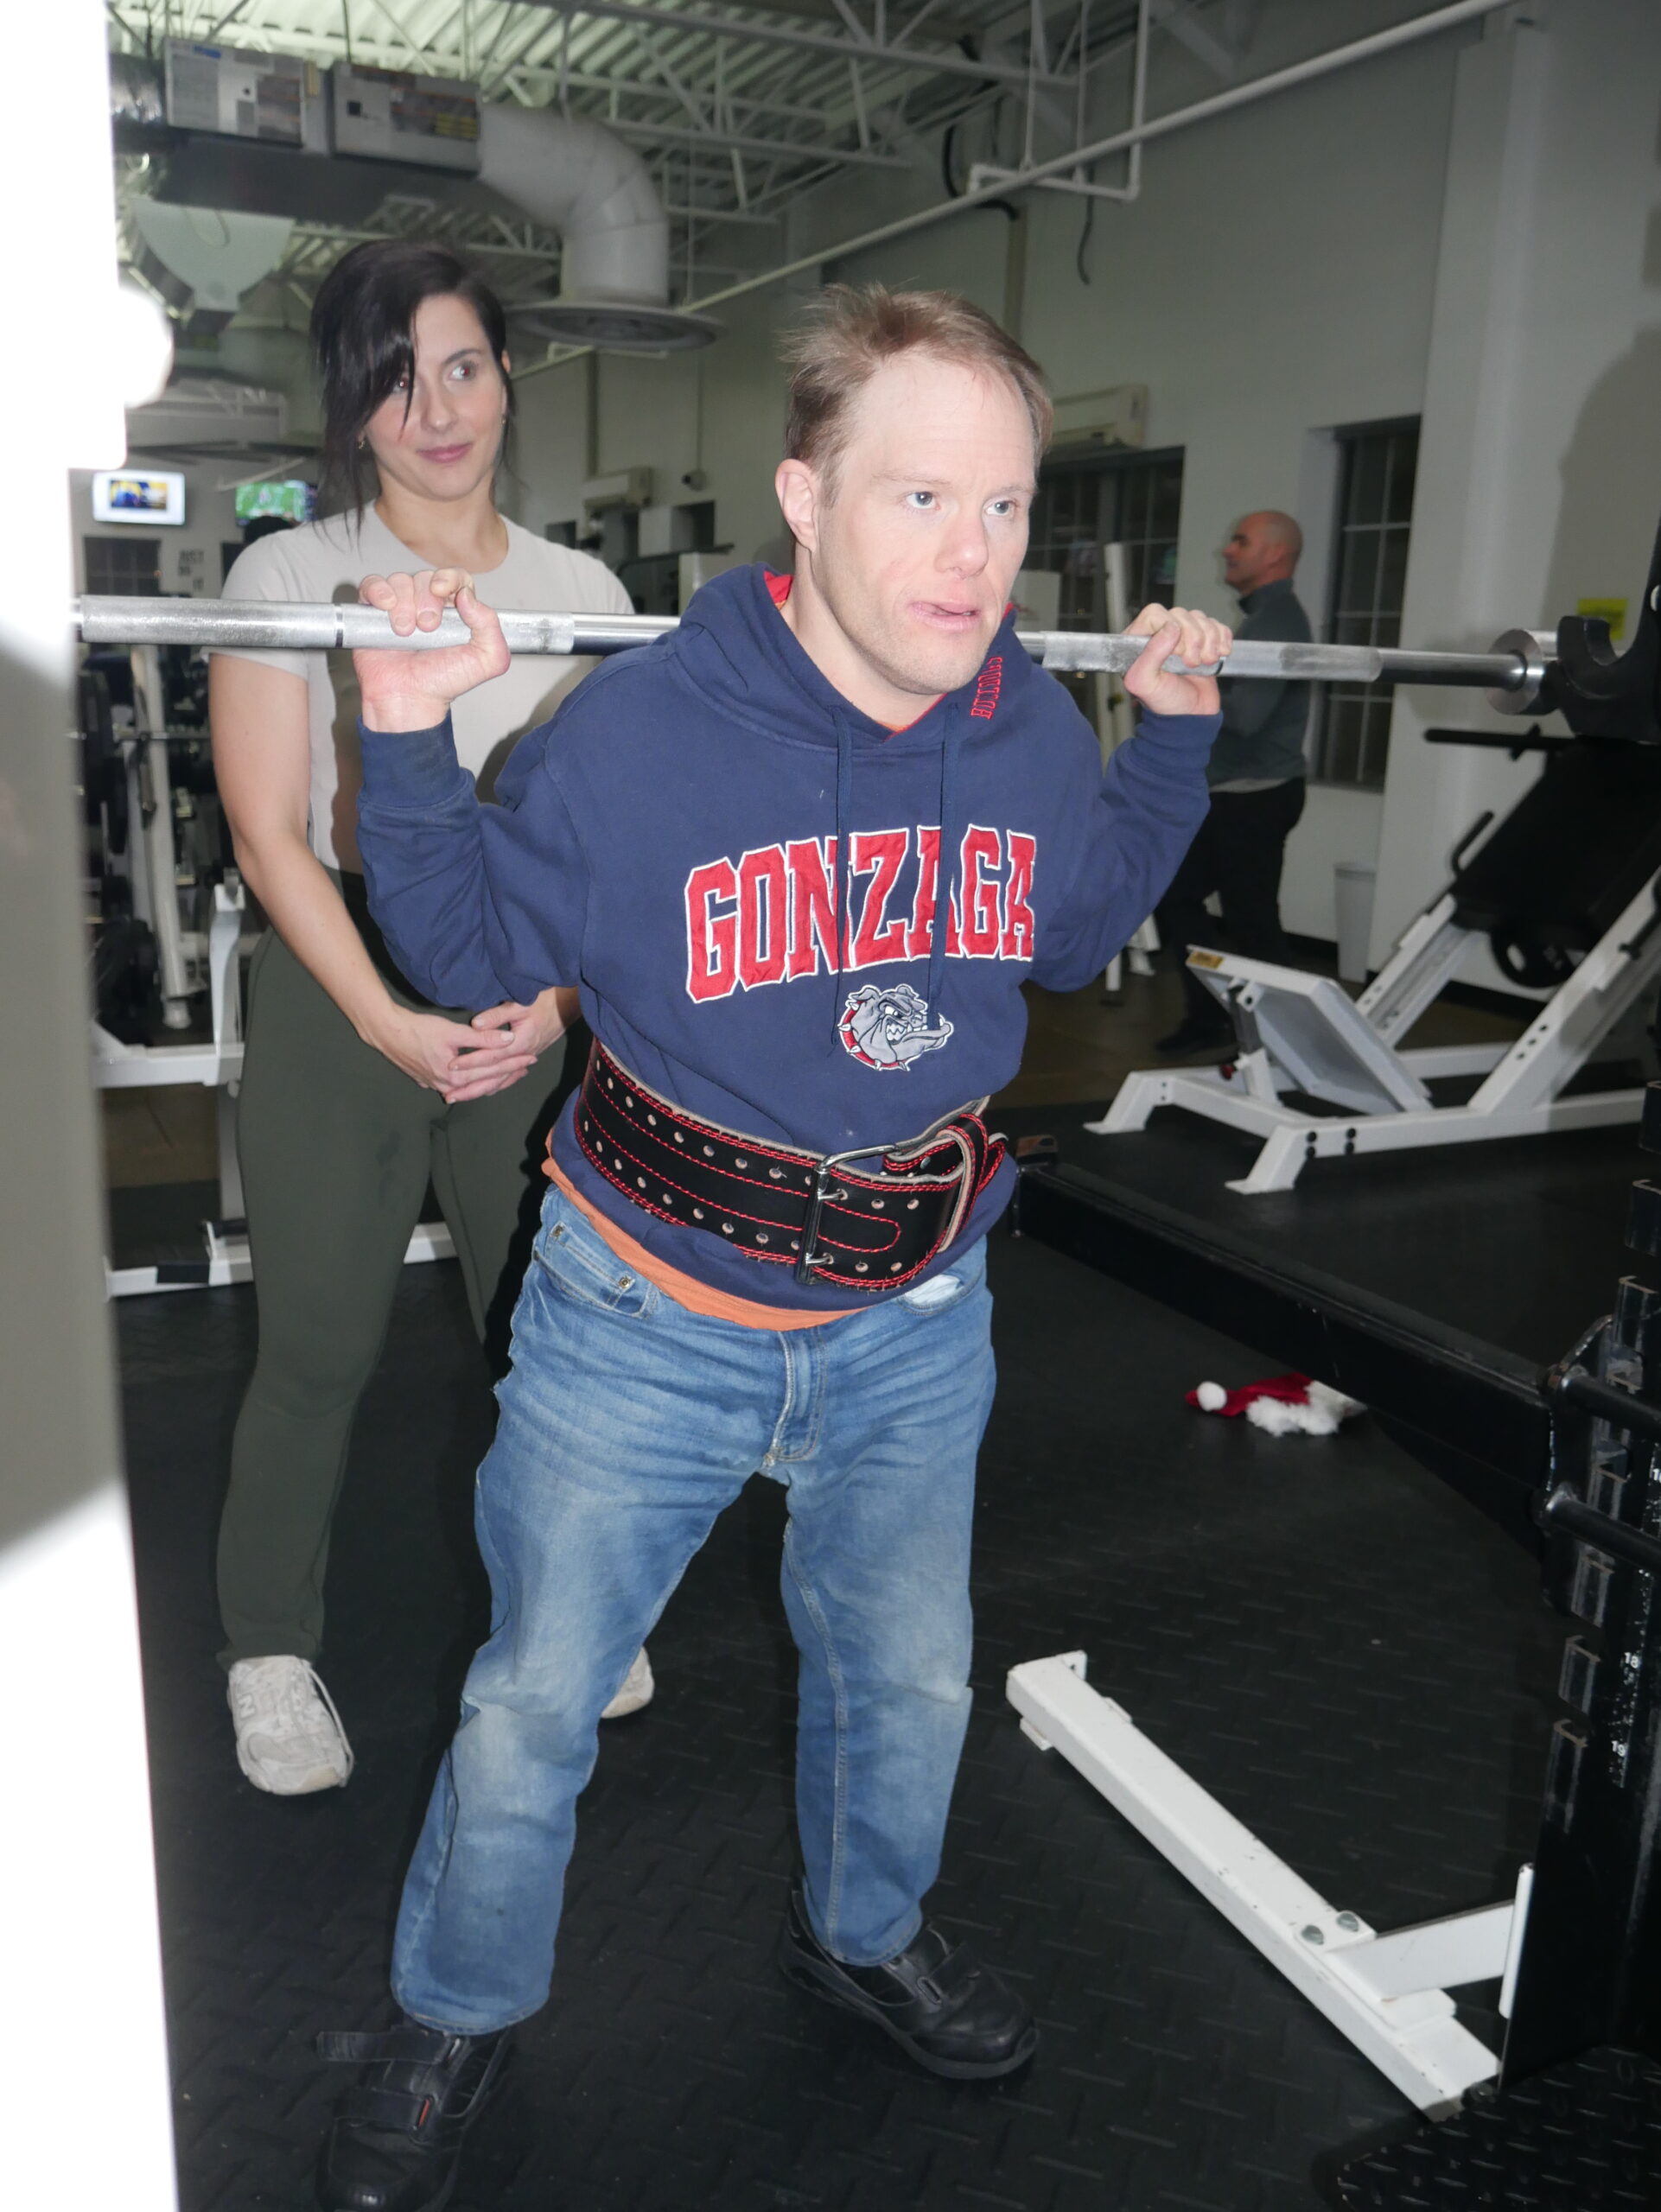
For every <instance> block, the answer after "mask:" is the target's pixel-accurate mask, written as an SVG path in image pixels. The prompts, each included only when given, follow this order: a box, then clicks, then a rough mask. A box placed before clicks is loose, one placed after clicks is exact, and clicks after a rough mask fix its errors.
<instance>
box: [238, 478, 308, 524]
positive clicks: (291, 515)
mask: <svg viewBox="0 0 1661 2212" xmlns="http://www.w3.org/2000/svg"><path fill="white" fill-rule="evenodd" d="M316 506H317V493H316V492H315V489H314V488H313V486H311V485H309V484H304V483H302V482H301V481H300V480H299V479H298V478H297V477H291V478H289V479H287V480H284V481H283V482H282V483H278V484H239V485H238V486H237V499H236V508H237V520H238V521H239V522H256V521H258V518H260V516H262V515H281V516H283V518H285V519H286V520H287V521H289V522H309V521H310V520H311V518H312V516H313V514H314V513H315V511H316Z"/></svg>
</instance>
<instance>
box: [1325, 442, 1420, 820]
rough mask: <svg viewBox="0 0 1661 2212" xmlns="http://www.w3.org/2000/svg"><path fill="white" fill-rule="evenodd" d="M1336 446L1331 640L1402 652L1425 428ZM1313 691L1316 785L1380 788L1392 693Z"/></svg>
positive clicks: (1344, 687)
mask: <svg viewBox="0 0 1661 2212" xmlns="http://www.w3.org/2000/svg"><path fill="white" fill-rule="evenodd" d="M1337 437H1338V446H1339V467H1338V527H1337V531H1336V532H1335V534H1334V537H1333V569H1332V587H1331V589H1330V591H1329V593H1328V594H1327V626H1326V635H1327V640H1328V642H1329V643H1330V644H1333V645H1399V644H1400V643H1401V639H1402V599H1403V590H1404V588H1405V585H1406V582H1407V545H1408V533H1409V531H1410V528H1411V526H1412V521H1413V480H1414V477H1415V475H1416V472H1417V468H1418V459H1419V425H1418V423H1417V422H1416V421H1411V422H1403V423H1365V424H1361V425H1359V426H1358V427H1357V428H1356V429H1350V430H1340V431H1339V432H1338V433H1337ZM1315 690H1316V698H1315V707H1314V744H1313V753H1312V758H1313V760H1314V775H1315V777H1316V779H1318V780H1319V781H1320V782H1321V783H1326V784H1354V785H1362V786H1364V787H1365V788H1367V789H1371V790H1375V791H1376V790H1378V789H1379V788H1380V787H1382V785H1383V784H1384V765H1385V761H1386V759H1387V757H1388V755H1389V752H1390V709H1391V697H1392V696H1393V694H1392V692H1391V688H1390V686H1389V685H1387V684H1383V683H1331V684H1324V683H1323V684H1318V685H1317V686H1316V687H1315Z"/></svg>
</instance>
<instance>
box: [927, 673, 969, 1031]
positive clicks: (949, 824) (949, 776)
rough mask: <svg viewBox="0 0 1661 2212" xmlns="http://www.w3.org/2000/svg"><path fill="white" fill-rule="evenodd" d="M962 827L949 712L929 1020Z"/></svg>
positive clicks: (937, 996)
mask: <svg viewBox="0 0 1661 2212" xmlns="http://www.w3.org/2000/svg"><path fill="white" fill-rule="evenodd" d="M963 840H964V827H963V824H962V823H959V822H958V717H957V715H955V714H952V713H951V712H949V711H948V713H947V715H946V716H945V728H944V729H943V730H942V732H941V733H940V845H939V857H938V859H937V861H936V863H935V872H934V925H933V928H932V931H931V932H930V938H929V950H928V989H927V993H926V997H927V1001H928V1023H929V1027H931V1028H933V1027H935V1026H936V1024H937V1023H938V1022H939V1020H940V1000H941V997H942V996H943V995H944V992H945V941H946V938H948V937H949V936H950V935H951V898H952V893H954V892H955V891H956V890H957V888H958V860H959V857H960V855H961V851H962V847H963Z"/></svg>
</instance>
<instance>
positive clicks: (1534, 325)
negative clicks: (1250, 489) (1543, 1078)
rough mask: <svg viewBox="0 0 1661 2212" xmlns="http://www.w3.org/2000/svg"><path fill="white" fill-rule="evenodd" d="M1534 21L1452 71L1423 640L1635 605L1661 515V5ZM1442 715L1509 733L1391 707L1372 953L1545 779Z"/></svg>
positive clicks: (1459, 698) (1458, 709)
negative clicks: (1475, 746) (1433, 736)
mask: <svg viewBox="0 0 1661 2212" xmlns="http://www.w3.org/2000/svg"><path fill="white" fill-rule="evenodd" d="M1532 12H1534V13H1535V14H1536V15H1537V16H1539V18H1540V22H1539V28H1537V29H1517V30H1515V31H1513V32H1511V33H1510V34H1508V35H1505V36H1504V37H1496V38H1491V39H1489V40H1487V41H1484V42H1483V43H1482V44H1481V45H1480V46H1478V47H1474V48H1472V49H1471V50H1469V51H1468V52H1467V54H1465V55H1464V56H1463V57H1462V59H1461V64H1460V69H1459V76H1458V87H1457V105H1456V111H1455V124H1454V137H1453V147H1452V159H1451V162H1450V165H1449V175H1448V207H1447V216H1446V224H1445V238H1444V245H1443V250H1442V255H1441V276H1440V281H1439V284H1438V290H1437V299H1436V312H1435V328H1434V334H1433V341H1432V346H1431V349H1430V354H1429V363H1428V391H1427V398H1426V407H1425V431H1424V448H1423V452H1422V457H1421V463H1420V474H1419V492H1418V499H1417V504H1416V512H1415V515H1414V529H1413V541H1412V552H1411V557H1410V564H1409V570H1408V578H1407V604H1406V612H1405V618H1404V626H1405V630H1406V633H1407V635H1408V636H1409V637H1410V638H1412V639H1415V640H1416V641H1417V640H1422V641H1424V642H1426V643H1429V644H1436V645H1465V644H1473V645H1479V646H1480V645H1486V644H1488V643H1489V642H1490V641H1491V640H1492V638H1493V637H1494V636H1495V635H1496V634H1497V633H1498V632H1499V631H1500V630H1501V629H1504V628H1507V627H1510V626H1516V625H1523V626H1545V625H1547V624H1549V623H1551V622H1555V621H1556V619H1557V617H1558V616H1559V615H1561V614H1563V613H1573V612H1574V611H1575V602H1576V601H1577V600H1579V599H1581V598H1594V597H1606V596H1607V597H1614V598H1626V599H1627V600H1629V601H1631V602H1632V607H1633V610H1634V612H1635V611H1636V608H1637V606H1638V604H1639V596H1640V593H1641V589H1642V586H1643V583H1644V580H1645V571H1646V568H1647V563H1648V558H1649V552H1650V546H1651V539H1652V537H1653V534H1654V531H1655V524H1656V513H1657V508H1658V504H1661V145H1658V136H1657V121H1658V118H1657V96H1658V89H1661V9H1658V8H1657V7H1655V5H1654V4H1653V0H1595V4H1594V0H1556V4H1555V5H1553V6H1552V7H1550V10H1538V9H1537V10H1533V11H1532ZM1438 722H1440V723H1442V724H1445V725H1453V726H1455V727H1461V728H1474V727H1480V726H1484V725H1486V726H1487V727H1490V728H1505V723H1504V721H1502V719H1501V718H1500V717H1499V716H1496V715H1490V714H1487V713H1486V712H1485V711H1483V710H1482V709H1480V707H1479V706H1478V704H1477V702H1476V701H1475V699H1474V698H1473V696H1472V695H1470V694H1463V695H1461V694H1457V693H1454V694H1448V693H1435V692H1424V691H1409V692H1403V693H1402V694H1400V695H1399V696H1398V698H1397V705H1396V709H1395V715H1394V720H1393V725H1392V731H1391V763H1390V777H1389V785H1388V789H1387V791H1386V820H1385V828H1384V840H1383V850H1382V853H1381V856H1380V861H1379V884H1378V908H1377V911H1376V912H1375V917H1374V935H1373V957H1374V958H1375V960H1377V959H1378V957H1380V955H1381V953H1382V950H1384V947H1385V946H1386V945H1387V944H1388V942H1389V940H1390V938H1391V937H1392V936H1393V935H1394V934H1395V933H1396V932H1397V931H1399V930H1400V928H1401V927H1402V925H1403V923H1404V922H1405V921H1406V920H1407V918H1409V917H1410V915H1411V914H1412V913H1413V912H1415V911H1416V909H1418V908H1419V907H1420V906H1422V905H1423V904H1424V903H1425V901H1426V900H1427V899H1429V897H1430V896H1431V895H1432V893H1434V892H1435V889H1436V888H1437V886H1438V882H1439V880H1440V879H1441V874H1442V873H1443V861H1444V857H1445V855H1446V853H1447V851H1448V847H1449V846H1450V845H1451V844H1452V843H1453V842H1454V840H1455V839H1456V838H1457V837H1458V836H1460V835H1461V832H1462V831H1463V829H1465V827H1466V826H1467V823H1470V822H1471V821H1472V820H1473V818H1474V817H1476V815H1477V814H1479V813H1480V811H1481V810H1483V809H1484V808H1486V807H1492V808H1494V809H1495V810H1501V809H1503V808H1504V807H1505V806H1507V805H1509V804H1511V802H1512V800H1513V799H1514V798H1516V797H1517V796H1518V793H1519V792H1520V791H1521V790H1522V789H1523V788H1524V785H1526V783H1527V781H1528V780H1529V779H1530V778H1531V776H1532V775H1533V774H1534V773H1535V772H1536V765H1535V764H1534V763H1531V762H1524V763H1523V764H1521V765H1519V766H1511V764H1510V763H1509V762H1508V761H1507V760H1506V759H1505V755H1504V754H1503V753H1502V754H1496V753H1489V752H1484V753H1470V752H1463V751H1459V750H1448V749H1447V748H1443V747H1431V746H1428V745H1426V744H1425V743H1424V741H1423V740H1422V735H1421V732H1422V730H1423V729H1424V728H1426V727H1427V726H1429V725H1433V724H1435V723H1438ZM1551 726H1552V727H1558V726H1559V725H1556V724H1555V723H1554V724H1553V725H1551ZM1512 727H1514V725H1513V726H1512Z"/></svg>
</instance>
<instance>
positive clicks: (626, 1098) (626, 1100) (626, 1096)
mask: <svg viewBox="0 0 1661 2212" xmlns="http://www.w3.org/2000/svg"><path fill="white" fill-rule="evenodd" d="M623 1103H624V1105H625V1106H627V1108H628V1109H629V1110H630V1112H631V1113H632V1112H633V1109H634V1101H633V1098H632V1097H631V1096H630V1095H629V1093H628V1092H627V1090H626V1091H625V1092H624V1093H623Z"/></svg>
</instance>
